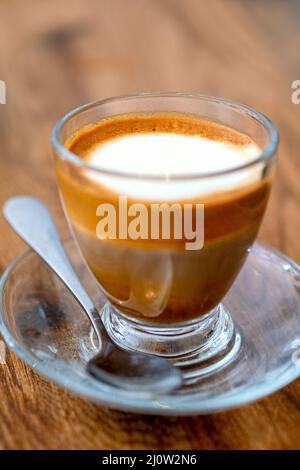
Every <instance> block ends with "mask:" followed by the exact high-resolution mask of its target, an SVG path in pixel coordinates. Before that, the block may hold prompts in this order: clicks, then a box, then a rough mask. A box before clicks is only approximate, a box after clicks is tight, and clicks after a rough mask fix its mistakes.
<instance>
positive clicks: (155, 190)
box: [56, 112, 271, 325]
mask: <svg viewBox="0 0 300 470" xmlns="http://www.w3.org/2000/svg"><path fill="white" fill-rule="evenodd" d="M64 146H65V148H66V149H68V150H69V151H70V152H72V154H74V155H75V156H76V157H77V160H78V157H79V159H80V162H82V164H80V162H79V163H78V161H76V164H74V163H73V162H72V159H64V158H59V157H57V158H56V170H57V177H58V183H59V188H60V191H61V193H62V198H63V201H64V205H65V208H66V211H67V213H68V216H69V218H70V221H71V224H72V228H73V230H74V234H75V236H76V239H77V241H78V244H79V247H80V249H81V251H82V253H83V256H84V258H85V259H86V261H87V263H88V265H89V267H90V269H91V271H92V272H93V274H94V275H95V277H96V279H97V280H98V282H99V284H100V286H101V287H102V289H103V290H104V292H105V293H106V295H107V297H108V299H109V300H110V302H111V303H112V304H113V305H114V306H115V307H116V308H117V309H118V310H119V311H121V312H122V313H124V314H125V315H127V316H129V317H131V318H137V319H139V320H142V321H144V322H147V323H153V324H155V323H156V324H157V323H159V324H168V325H170V324H177V323H181V322H186V321H188V320H193V319H196V318H199V317H200V316H203V315H204V314H206V313H208V312H210V311H211V310H212V309H213V308H214V307H215V306H216V305H218V304H219V302H220V301H221V300H222V298H223V297H224V295H225V294H226V292H227V291H228V289H229V288H230V286H231V284H232V283H233V281H234V279H235V278H236V276H237V274H238V273H239V271H240V269H241V267H242V265H243V263H244V261H245V258H246V256H247V253H248V250H249V247H250V246H251V245H252V243H253V241H254V239H255V237H256V234H257V231H258V229H259V226H260V223H261V220H262V217H263V214H264V211H265V208H266V205H267V200H268V197H269V192H270V178H271V176H269V175H266V174H265V173H264V170H265V166H264V163H263V162H261V161H258V162H257V163H256V164H253V162H254V161H255V160H256V159H257V158H258V156H259V154H260V153H261V149H260V148H259V146H258V145H257V144H256V143H255V142H254V141H253V140H252V139H251V138H250V137H249V136H248V135H246V134H242V133H240V132H238V131H237V130H235V129H233V128H230V127H226V126H224V125H221V124H220V123H218V122H213V121H210V120H206V119H204V118H202V117H198V116H196V115H193V114H184V113H182V114H180V113H174V112H168V113H161V112H151V113H143V114H142V113H141V114H139V113H136V114H134V113H128V114H122V115H116V116H113V117H106V118H103V119H102V120H100V121H99V122H96V123H92V124H88V125H83V126H82V127H81V128H79V129H78V130H77V131H76V132H75V133H73V134H72V135H71V136H68V137H67V138H66V140H65V142H64ZM124 217H125V219H124ZM154 217H155V223H154V221H153V218H154Z"/></svg>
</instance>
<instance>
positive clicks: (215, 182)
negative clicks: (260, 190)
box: [86, 133, 262, 199]
mask: <svg viewBox="0 0 300 470" xmlns="http://www.w3.org/2000/svg"><path fill="white" fill-rule="evenodd" d="M259 152H260V149H259V147H258V146H256V145H255V144H254V143H250V144H248V145H244V146H237V145H234V144H229V143H225V142H221V141H216V140H210V139H207V138H204V137H200V136H189V135H183V134H174V133H137V134H128V135H125V136H120V137H118V138H115V139H112V140H109V141H107V142H104V143H101V144H99V145H98V146H96V147H93V148H92V149H91V151H90V153H89V155H88V156H86V160H87V161H88V162H89V163H90V164H92V165H93V166H94V167H97V168H99V170H101V169H105V170H109V171H122V172H123V173H125V174H126V173H128V174H130V173H135V174H140V175H141V178H136V179H127V178H121V177H117V176H111V175H105V174H103V173H101V172H100V171H91V170H87V173H88V176H89V177H90V178H92V179H93V180H96V181H99V183H101V184H103V185H105V186H107V187H109V188H110V189H111V190H113V191H117V192H118V193H121V194H127V195H128V196H132V197H136V198H143V199H153V198H155V199H179V198H183V197H184V198H189V197H196V196H198V195H199V196H201V195H206V194H210V193H215V192H218V191H227V190H231V189H238V188H239V187H243V186H245V185H248V184H251V183H255V182H256V181H258V180H259V179H260V177H261V171H262V164H259V165H255V168H254V167H252V168H248V169H245V170H242V171H238V172H233V173H231V174H229V175H224V176H222V177H220V176H218V177H210V178H207V179H196V180H189V181H186V180H185V181H170V178H171V177H172V176H174V175H187V174H189V175H191V174H201V175H205V174H207V173H211V172H216V171H224V170H229V169H233V168H235V167H237V166H240V165H243V164H245V163H248V162H251V161H252V160H254V159H255V158H256V157H257V156H258V154H259ZM143 175H162V176H164V177H165V178H166V180H165V181H163V182H162V181H159V182H157V181H155V180H152V181H149V180H145V179H142V176H143Z"/></svg>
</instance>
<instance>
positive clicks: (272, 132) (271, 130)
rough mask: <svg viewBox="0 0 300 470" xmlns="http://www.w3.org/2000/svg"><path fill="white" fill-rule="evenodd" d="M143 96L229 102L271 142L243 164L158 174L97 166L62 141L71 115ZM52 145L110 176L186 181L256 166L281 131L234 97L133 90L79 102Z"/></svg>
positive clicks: (272, 151)
mask: <svg viewBox="0 0 300 470" xmlns="http://www.w3.org/2000/svg"><path fill="white" fill-rule="evenodd" d="M140 98H191V99H197V100H201V101H207V102H213V103H220V104H222V105H223V106H227V107H228V108H231V109H235V110H237V111H239V112H241V113H242V114H244V115H247V116H249V117H250V118H252V119H253V120H255V121H256V122H258V123H259V124H260V125H261V126H262V127H264V129H265V130H266V131H267V133H268V136H269V140H268V143H267V144H266V145H265V147H264V148H262V149H261V151H260V153H259V155H258V156H257V157H256V158H255V159H253V160H251V161H250V162H247V163H244V164H242V165H237V166H235V167H232V168H230V169H225V170H216V171H211V172H208V173H191V174H188V173H185V174H168V175H157V174H150V173H147V174H143V173H134V172H126V171H122V170H108V169H107V168H101V167H99V166H98V165H97V166H95V165H93V164H90V163H87V162H86V161H84V160H83V159H82V158H80V157H79V156H78V155H76V154H75V153H73V152H71V151H70V150H68V149H67V148H66V147H65V146H64V144H63V143H62V142H61V130H62V128H63V126H64V125H65V124H66V122H68V121H69V120H70V119H71V118H72V117H74V116H76V115H78V114H80V113H82V112H83V111H87V110H89V109H92V108H95V107H98V106H101V105H104V104H109V103H112V102H115V101H122V100H135V99H140ZM51 141H52V145H53V147H54V149H55V150H56V152H57V153H58V154H59V155H60V156H61V157H62V158H63V159H65V160H68V161H70V162H72V163H74V164H76V165H77V166H78V167H82V168H84V169H86V170H90V171H94V172H96V173H101V174H105V175H108V176H115V177H121V178H130V179H137V178H138V179H143V180H148V181H166V180H168V181H173V180H174V181H178V180H179V181H184V180H191V179H200V180H203V179H208V178H216V177H219V176H224V175H229V174H232V173H237V172H239V171H242V170H245V169H248V168H250V167H252V166H255V165H256V164H258V163H261V162H266V161H268V160H270V159H271V158H272V156H273V155H274V154H275V152H276V150H277V147H278V143H279V133H278V130H277V128H276V126H275V125H274V124H273V123H272V121H271V120H270V119H269V118H267V117H266V116H265V115H264V114H262V113H260V112H259V111H256V110H255V109H253V108H251V107H249V106H247V105H244V104H241V103H239V102H236V101H232V100H229V99H225V98H221V97H216V96H210V95H205V94H201V93H181V92H141V93H130V94H123V95H118V96H113V97H109V98H105V99H101V100H94V101H91V102H89V103H86V104H83V105H81V106H78V107H76V108H74V109H72V110H71V111H69V112H68V113H66V114H65V115H64V116H63V117H61V118H60V119H59V120H58V121H57V122H56V124H55V126H54V128H53V130H52V138H51Z"/></svg>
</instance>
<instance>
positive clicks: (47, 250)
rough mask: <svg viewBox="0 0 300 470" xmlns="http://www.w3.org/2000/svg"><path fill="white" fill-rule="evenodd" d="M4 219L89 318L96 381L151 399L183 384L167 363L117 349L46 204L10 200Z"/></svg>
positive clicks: (27, 198)
mask: <svg viewBox="0 0 300 470" xmlns="http://www.w3.org/2000/svg"><path fill="white" fill-rule="evenodd" d="M3 212H4V215H5V217H6V219H7V221H8V222H9V223H10V225H11V226H12V227H13V229H14V230H15V231H16V232H17V234H18V235H19V236H20V237H21V238H22V239H23V240H24V241H25V242H26V243H27V244H28V245H29V246H30V247H31V248H32V249H33V250H34V251H35V252H36V253H37V254H38V255H39V256H40V257H41V258H42V259H43V260H44V261H45V262H46V263H47V264H48V266H49V267H50V268H51V269H52V270H53V271H54V272H55V273H56V274H57V276H58V277H59V278H60V279H61V280H62V281H63V282H64V284H65V285H66V286H67V287H68V289H69V290H70V291H71V293H72V294H73V295H74V297H75V298H76V300H77V301H78V303H79V304H80V305H81V307H82V308H83V310H84V312H85V313H86V314H87V316H88V318H89V320H90V322H91V324H92V325H93V328H94V330H95V333H96V335H97V337H98V340H99V344H100V349H99V352H98V354H97V355H96V356H95V357H93V358H92V359H91V360H90V361H89V362H88V363H87V370H88V371H89V373H90V374H92V375H93V376H94V377H96V378H98V379H99V380H102V381H104V382H106V383H110V384H112V385H114V386H116V387H119V388H122V389H127V390H134V391H135V392H136V393H137V394H138V393H139V392H142V393H143V395H144V394H145V393H146V395H147V394H149V395H153V394H160V393H166V392H170V391H171V390H174V389H176V388H177V387H179V386H180V385H181V383H182V375H181V372H180V371H179V370H178V369H176V368H175V367H174V366H173V365H172V364H170V363H169V362H168V361H167V360H166V359H164V358H161V357H158V356H154V355H150V354H144V353H139V352H133V351H128V350H123V349H121V348H119V347H118V346H116V345H115V344H114V343H113V342H112V340H111V338H110V337H109V335H108V333H107V332H106V330H105V327H104V325H103V323H102V320H101V317H100V315H99V313H98V311H97V309H96V308H95V306H94V305H93V302H92V300H91V299H90V297H89V295H88V294H87V292H86V290H85V289H84V287H83V286H82V284H81V282H80V280H79V278H78V276H77V274H76V272H75V270H74V268H73V266H72V265H71V262H70V260H69V258H68V255H67V253H66V251H65V249H64V246H63V244H62V241H61V239H60V236H59V234H58V231H57V229H56V226H55V224H54V221H53V219H52V217H51V215H50V212H49V210H48V208H47V206H46V205H45V204H43V203H42V202H41V201H39V200H38V199H36V198H33V197H30V196H16V197H13V198H12V199H9V200H8V201H7V202H6V204H5V205H4V208H3Z"/></svg>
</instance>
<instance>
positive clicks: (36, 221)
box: [3, 196, 107, 341]
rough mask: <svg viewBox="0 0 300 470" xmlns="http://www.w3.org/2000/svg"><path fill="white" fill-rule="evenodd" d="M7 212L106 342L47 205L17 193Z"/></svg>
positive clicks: (90, 302) (11, 221)
mask: <svg viewBox="0 0 300 470" xmlns="http://www.w3.org/2000/svg"><path fill="white" fill-rule="evenodd" d="M3 213H4V215H5V218H6V219H7V221H8V222H9V223H10V225H11V226H12V227H13V229H14V230H15V231H16V232H17V234H18V235H19V236H20V237H21V238H22V239H23V240H24V241H25V242H26V243H27V245H29V246H30V247H31V248H32V249H33V250H34V251H35V252H36V253H38V255H39V256H40V257H41V258H42V259H43V260H44V261H45V262H46V263H47V264H48V265H49V266H50V268H51V269H52V270H53V271H54V272H55V273H56V274H57V276H58V277H59V278H60V279H61V280H62V281H63V283H64V284H65V285H66V286H67V287H68V289H69V290H70V291H71V292H72V294H73V295H74V297H75V298H76V300H77V301H78V302H79V304H80V305H81V306H82V308H83V309H84V310H85V312H86V314H87V315H88V317H89V319H90V321H91V323H92V325H93V327H94V329H95V332H96V334H97V336H98V339H99V340H101V341H103V339H104V338H106V337H107V333H106V330H105V328H104V325H103V323H102V320H101V318H100V316H99V313H98V311H97V310H96V308H95V306H94V305H93V302H92V300H91V298H90V296H89V295H88V293H87V292H86V290H85V288H84V287H83V285H82V284H81V282H80V280H79V278H78V276H77V274H76V272H75V270H74V268H73V266H72V264H71V262H70V260H69V257H68V255H67V253H66V251H65V248H64V246H63V243H62V241H61V238H60V236H59V233H58V231H57V228H56V226H55V223H54V221H53V219H52V217H51V214H50V212H49V210H48V208H47V206H46V205H45V204H43V203H42V202H41V201H40V200H39V199H37V198H34V197H31V196H16V197H13V198H11V199H9V200H8V201H7V202H6V204H5V205H4V208H3Z"/></svg>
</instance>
